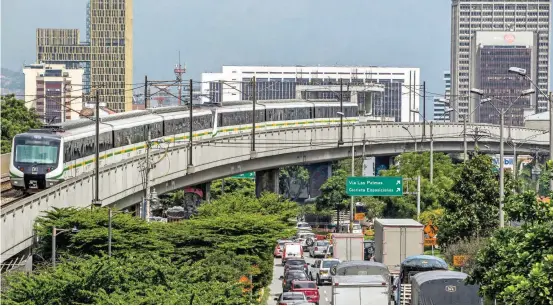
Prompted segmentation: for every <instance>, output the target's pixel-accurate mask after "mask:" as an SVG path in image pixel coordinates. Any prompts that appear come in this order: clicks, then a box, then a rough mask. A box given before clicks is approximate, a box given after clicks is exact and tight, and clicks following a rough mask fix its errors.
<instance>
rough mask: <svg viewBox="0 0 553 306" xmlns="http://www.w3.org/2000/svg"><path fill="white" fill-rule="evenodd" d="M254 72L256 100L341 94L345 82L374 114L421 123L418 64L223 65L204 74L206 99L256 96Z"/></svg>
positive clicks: (348, 94) (347, 95) (351, 96)
mask: <svg viewBox="0 0 553 306" xmlns="http://www.w3.org/2000/svg"><path fill="white" fill-rule="evenodd" d="M254 77H255V80H256V99H257V100H269V99H271V100H274V99H306V100H309V99H337V98H339V87H340V82H342V88H343V89H342V96H343V99H344V101H351V102H357V103H359V105H360V106H363V105H365V102H366V101H367V105H368V104H369V103H370V104H371V105H370V107H364V109H370V112H371V115H372V116H375V117H391V118H394V120H395V121H396V122H419V121H420V120H421V119H420V116H419V115H418V114H416V113H414V112H411V111H410V110H413V109H417V110H420V112H421V113H422V112H423V108H424V107H423V105H422V104H421V98H420V97H421V96H422V93H421V86H420V84H422V82H421V81H420V69H419V68H397V67H318V66H311V67H305V66H223V68H222V72H217V73H202V87H201V94H202V102H203V103H208V102H214V103H220V102H222V103H224V102H228V101H239V100H252V98H253V95H252V93H253V78H254ZM340 80H341V81H340ZM368 101H370V102H368Z"/></svg>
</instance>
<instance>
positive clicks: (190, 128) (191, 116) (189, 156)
mask: <svg viewBox="0 0 553 306" xmlns="http://www.w3.org/2000/svg"><path fill="white" fill-rule="evenodd" d="M192 83H193V81H192V79H190V88H189V89H188V90H189V94H190V110H189V111H190V114H189V116H190V127H189V131H188V139H189V140H190V141H189V142H190V149H189V150H188V166H189V167H192V166H194V162H192V149H193V147H192V137H193V136H194V125H193V123H194V120H193V119H194V117H193V116H194V110H193V107H192ZM179 97H180V95H179Z"/></svg>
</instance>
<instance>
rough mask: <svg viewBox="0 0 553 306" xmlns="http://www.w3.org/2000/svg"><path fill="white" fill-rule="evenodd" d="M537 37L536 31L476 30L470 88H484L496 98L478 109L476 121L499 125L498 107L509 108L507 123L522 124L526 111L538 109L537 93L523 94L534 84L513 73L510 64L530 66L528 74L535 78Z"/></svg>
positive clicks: (472, 50) (475, 116) (527, 67)
mask: <svg viewBox="0 0 553 306" xmlns="http://www.w3.org/2000/svg"><path fill="white" fill-rule="evenodd" d="M537 40H538V34H537V33H536V32H499V31H494V32H485V31H478V32H476V34H475V35H474V36H473V38H472V41H471V45H472V49H471V58H472V59H473V60H472V63H471V67H470V68H471V69H470V74H471V75H472V77H471V82H470V87H471V88H478V89H480V90H482V91H483V92H484V94H485V95H486V96H489V97H493V100H492V101H490V102H489V103H484V104H481V105H480V106H479V107H477V108H476V109H475V112H474V117H473V119H474V121H475V122H479V123H493V124H499V123H500V119H499V113H498V112H497V110H496V109H495V108H499V109H502V108H504V109H508V113H507V114H506V115H505V123H506V124H508V125H518V126H522V125H523V124H524V110H525V109H526V110H529V109H536V104H535V101H536V99H535V96H525V97H519V95H520V93H521V92H522V91H523V90H526V89H530V88H532V83H531V82H530V81H528V79H526V78H524V77H522V76H519V75H517V74H512V73H509V67H518V68H522V69H526V71H527V75H528V76H529V77H530V78H532V79H535V77H536V75H537V74H538V44H537ZM480 99H481V97H480V96H478V95H473V97H472V99H471V101H473V103H475V104H476V103H479V101H480ZM511 104H512V105H511Z"/></svg>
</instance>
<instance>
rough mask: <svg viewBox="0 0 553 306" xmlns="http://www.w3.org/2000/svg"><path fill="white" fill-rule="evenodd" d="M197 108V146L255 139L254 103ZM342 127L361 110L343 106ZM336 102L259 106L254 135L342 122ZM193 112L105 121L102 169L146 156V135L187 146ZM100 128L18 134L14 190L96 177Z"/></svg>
mask: <svg viewBox="0 0 553 306" xmlns="http://www.w3.org/2000/svg"><path fill="white" fill-rule="evenodd" d="M229 104H233V105H228V106H227V105H225V106H212V107H199V108H194V110H193V124H192V125H193V140H194V141H197V140H202V139H208V138H211V137H214V136H215V135H218V136H221V135H232V134H240V133H251V119H252V112H253V109H252V104H251V102H249V103H248V102H234V103H229ZM343 109H344V110H343V112H344V122H357V121H358V120H359V117H358V107H357V104H355V103H343ZM339 111H340V103H339V102H336V101H328V100H326V101H322V100H319V101H309V102H306V101H282V102H277V101H260V102H258V103H257V104H256V114H255V115H256V130H257V131H259V132H262V131H264V130H269V129H277V128H282V127H287V126H290V127H292V126H313V125H319V126H328V125H335V124H338V123H339V122H340V118H339V116H340V115H339V114H338V112H339ZM189 120H190V116H189V109H188V108H187V107H183V106H178V107H164V108H154V109H147V110H141V111H130V112H125V113H120V114H114V115H110V116H106V117H103V118H101V124H100V139H99V140H100V141H99V146H100V166H102V167H103V166H105V165H109V164H113V163H117V162H120V161H122V160H124V159H127V158H132V157H134V156H138V155H141V154H144V153H145V149H146V140H147V137H148V136H147V131H148V130H149V131H150V136H151V140H152V141H154V142H156V141H157V142H165V143H168V144H169V146H175V145H179V144H180V143H182V142H188V140H189V124H190V121H189ZM95 135H96V127H95V123H94V121H93V120H90V119H88V118H84V119H78V120H72V121H68V122H66V123H62V124H59V125H57V126H48V127H45V128H42V129H39V130H31V131H29V132H27V133H23V134H18V135H16V136H15V137H14V139H13V145H12V151H11V158H10V180H11V184H12V186H13V188H15V189H20V190H24V191H26V192H37V191H40V190H43V189H46V188H50V187H52V186H54V185H56V184H58V183H60V182H61V181H64V180H67V179H70V178H73V177H76V176H79V175H81V174H83V173H87V172H92V171H94V167H95V166H94V160H95V152H96V138H95Z"/></svg>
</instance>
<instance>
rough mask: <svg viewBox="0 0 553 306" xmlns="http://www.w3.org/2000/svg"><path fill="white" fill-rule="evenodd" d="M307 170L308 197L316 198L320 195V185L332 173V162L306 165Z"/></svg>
mask: <svg viewBox="0 0 553 306" xmlns="http://www.w3.org/2000/svg"><path fill="white" fill-rule="evenodd" d="M307 170H308V171H309V185H308V188H309V197H310V198H316V197H318V196H320V195H321V186H322V185H323V184H324V183H325V182H326V180H328V178H329V177H330V176H331V175H332V164H331V163H319V164H311V165H309V166H307Z"/></svg>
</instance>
